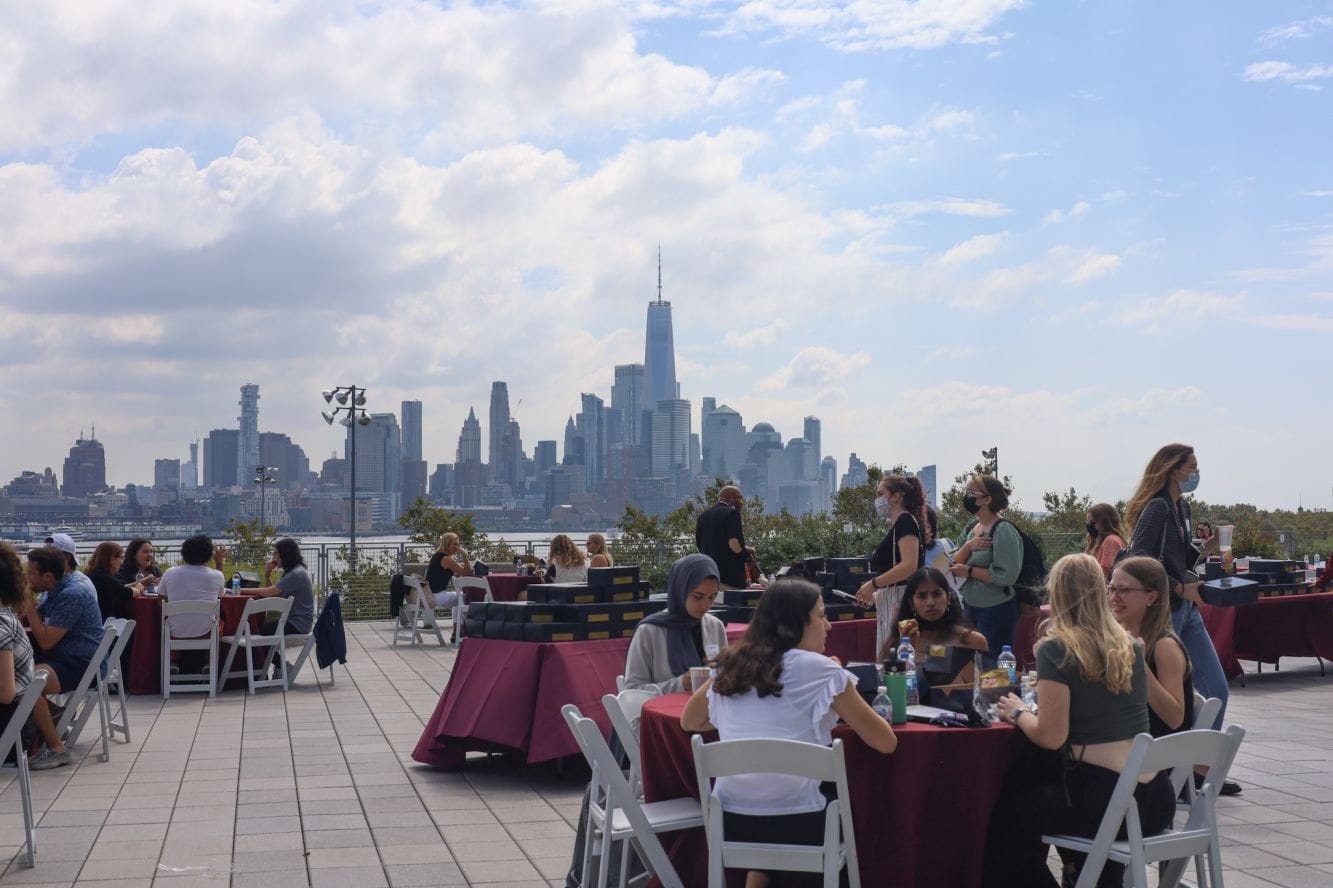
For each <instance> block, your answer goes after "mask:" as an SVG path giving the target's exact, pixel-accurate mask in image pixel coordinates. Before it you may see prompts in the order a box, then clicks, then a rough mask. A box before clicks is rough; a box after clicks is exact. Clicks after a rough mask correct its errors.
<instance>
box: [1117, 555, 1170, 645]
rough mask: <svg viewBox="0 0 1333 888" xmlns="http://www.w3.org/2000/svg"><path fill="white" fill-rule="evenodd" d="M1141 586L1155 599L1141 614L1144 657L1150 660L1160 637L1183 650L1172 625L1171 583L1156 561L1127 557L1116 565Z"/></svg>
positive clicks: (1140, 628) (1141, 556)
mask: <svg viewBox="0 0 1333 888" xmlns="http://www.w3.org/2000/svg"><path fill="white" fill-rule="evenodd" d="M1115 569H1116V570H1123V571H1124V572H1125V573H1127V574H1129V575H1130V576H1131V577H1133V578H1134V579H1136V580H1138V581H1139V582H1140V583H1142V584H1143V588H1145V589H1147V590H1148V591H1149V592H1156V593H1157V600H1156V601H1153V602H1149V604H1148V610H1147V611H1146V612H1145V613H1144V614H1143V625H1141V626H1139V637H1140V638H1142V639H1143V656H1144V657H1145V659H1148V660H1151V659H1152V655H1153V651H1155V650H1156V649H1157V642H1159V641H1161V640H1162V639H1163V638H1174V639H1176V643H1177V644H1180V646H1181V649H1182V650H1183V649H1184V644H1183V642H1181V641H1180V638H1179V637H1178V636H1177V635H1176V633H1175V630H1174V629H1173V628H1172V626H1171V595H1170V591H1171V581H1170V579H1169V578H1168V577H1167V575H1166V568H1164V567H1162V562H1160V561H1158V560H1157V559H1156V558H1149V557H1147V556H1146V555H1136V556H1134V557H1133V558H1126V559H1125V560H1124V561H1122V562H1120V563H1119V564H1117V565H1116V566H1115Z"/></svg>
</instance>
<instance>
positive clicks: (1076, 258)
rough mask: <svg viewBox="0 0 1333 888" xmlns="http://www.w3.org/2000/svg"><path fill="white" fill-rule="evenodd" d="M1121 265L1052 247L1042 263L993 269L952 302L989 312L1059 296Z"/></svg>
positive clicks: (960, 289)
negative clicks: (1003, 304)
mask: <svg viewBox="0 0 1333 888" xmlns="http://www.w3.org/2000/svg"><path fill="white" fill-rule="evenodd" d="M1121 261H1122V260H1121V258H1120V257H1119V256H1117V255H1116V254H1114V253H1104V252H1101V251H1099V250H1096V249H1092V248H1088V249H1081V250H1080V249H1074V248H1072V247H1068V246H1057V247H1052V248H1051V249H1050V250H1048V251H1047V252H1046V254H1045V255H1044V256H1042V257H1041V258H1040V259H1036V260H1033V261H1031V262H1025V263H1023V264H1021V265H1012V266H1002V267H999V268H994V269H991V270H990V271H987V272H986V273H985V274H984V275H982V276H981V277H980V278H978V279H977V280H975V281H970V282H966V283H963V284H961V285H958V286H956V288H955V290H954V292H953V293H952V294H951V301H952V302H953V303H954V304H955V305H958V306H961V307H971V308H986V307H990V306H993V305H995V304H996V303H997V302H1000V301H1001V300H1005V299H1014V298H1018V297H1020V296H1027V297H1033V296H1036V295H1038V294H1041V293H1042V292H1044V291H1046V290H1048V289H1050V288H1055V290H1056V291H1057V292H1059V291H1062V290H1063V288H1064V287H1067V286H1072V287H1079V286H1082V285H1084V284H1086V283H1088V282H1089V281H1091V280H1094V279H1095V278H1098V277H1103V276H1105V275H1108V274H1111V273H1112V272H1114V271H1115V270H1116V269H1118V268H1119V267H1120V265H1121Z"/></svg>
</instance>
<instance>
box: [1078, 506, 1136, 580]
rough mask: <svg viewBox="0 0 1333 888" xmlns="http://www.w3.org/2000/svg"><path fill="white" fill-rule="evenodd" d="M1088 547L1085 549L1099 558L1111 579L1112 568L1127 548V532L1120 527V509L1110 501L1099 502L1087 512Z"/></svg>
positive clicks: (1103, 570) (1105, 572)
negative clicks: (1121, 551) (1122, 550)
mask: <svg viewBox="0 0 1333 888" xmlns="http://www.w3.org/2000/svg"><path fill="white" fill-rule="evenodd" d="M1087 519H1088V523H1087V530H1088V547H1087V548H1086V549H1084V550H1083V551H1084V552H1086V553H1087V554H1089V555H1091V556H1092V557H1093V558H1096V559H1097V563H1098V564H1100V565H1101V566H1102V573H1104V574H1106V578H1107V579H1108V580H1109V579H1111V568H1113V567H1114V566H1115V560H1116V558H1117V556H1119V555H1120V550H1121V549H1123V548H1125V536H1126V534H1125V532H1124V530H1122V529H1121V528H1120V510H1119V509H1117V508H1116V507H1115V506H1113V505H1111V504H1110V503H1098V504H1097V505H1095V506H1093V507H1092V508H1091V509H1088V514H1087Z"/></svg>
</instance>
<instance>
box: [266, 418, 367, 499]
mask: <svg viewBox="0 0 1333 888" xmlns="http://www.w3.org/2000/svg"><path fill="white" fill-rule="evenodd" d="M356 443H357V448H358V450H359V449H360V447H361V439H360V438H357V442H356ZM259 463H260V464H262V465H266V466H268V467H269V468H270V469H276V470H277V472H276V473H273V474H274V477H275V478H277V484H275V485H273V488H274V489H276V490H305V489H306V486H307V482H308V481H309V478H310V459H309V458H308V457H307V456H306V455H305V450H304V449H302V447H301V445H300V444H297V443H295V442H294V441H292V439H291V438H289V437H288V436H286V435H283V434H279V433H278V432H260V433H259ZM360 468H361V464H360V462H359V461H358V463H357V470H358V471H360ZM254 478H255V476H254V475H251V476H250V477H249V479H247V480H248V481H249V482H250V483H249V484H242V485H241V486H242V487H250V486H252V485H253V482H254ZM358 480H359V479H358ZM360 486H361V485H360V484H357V487H358V488H360Z"/></svg>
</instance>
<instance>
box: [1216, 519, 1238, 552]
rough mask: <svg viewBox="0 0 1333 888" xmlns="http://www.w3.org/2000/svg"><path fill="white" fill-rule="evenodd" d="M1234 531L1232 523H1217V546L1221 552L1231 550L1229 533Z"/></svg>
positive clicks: (1234, 527)
mask: <svg viewBox="0 0 1333 888" xmlns="http://www.w3.org/2000/svg"><path fill="white" fill-rule="evenodd" d="M1235 532H1236V526H1235V525H1234V524H1219V525H1218V526H1217V548H1218V549H1219V550H1221V551H1223V552H1230V551H1231V535H1232V534H1233V533H1235Z"/></svg>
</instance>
